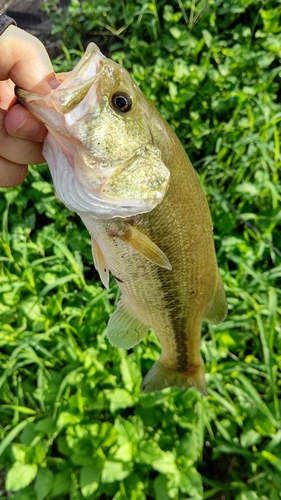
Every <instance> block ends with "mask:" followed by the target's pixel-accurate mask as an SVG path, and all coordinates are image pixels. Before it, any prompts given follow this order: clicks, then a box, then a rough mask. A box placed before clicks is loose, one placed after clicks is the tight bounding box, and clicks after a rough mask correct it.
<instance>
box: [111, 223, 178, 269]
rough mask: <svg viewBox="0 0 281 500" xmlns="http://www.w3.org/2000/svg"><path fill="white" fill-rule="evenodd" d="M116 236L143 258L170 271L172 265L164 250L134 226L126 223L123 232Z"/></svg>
mask: <svg viewBox="0 0 281 500" xmlns="http://www.w3.org/2000/svg"><path fill="white" fill-rule="evenodd" d="M118 238H120V239H121V240H122V241H124V242H125V243H127V244H128V245H130V247H132V248H133V249H134V250H135V251H136V252H138V253H140V254H141V255H142V256H143V257H144V258H145V259H147V260H149V261H150V262H153V263H154V264H156V265H157V266H160V267H164V268H165V269H169V271H171V269H172V266H171V264H170V262H169V259H168V258H167V257H166V255H165V254H164V252H162V250H161V249H160V248H159V247H158V246H157V245H156V244H155V243H153V241H151V239H150V238H148V237H147V236H146V235H145V234H143V233H142V232H141V231H139V230H138V229H137V228H136V227H134V226H132V225H131V224H126V227H125V230H124V232H122V233H120V234H118Z"/></svg>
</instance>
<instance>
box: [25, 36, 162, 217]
mask: <svg viewBox="0 0 281 500" xmlns="http://www.w3.org/2000/svg"><path fill="white" fill-rule="evenodd" d="M61 80H62V82H61V84H60V85H59V86H58V87H57V88H56V89H53V90H51V92H50V93H49V94H48V95H44V96H42V95H38V94H35V93H33V92H28V91H25V90H23V89H20V88H18V87H17V88H16V95H17V97H18V99H19V101H20V102H21V103H22V104H23V105H24V106H26V107H27V108H28V109H29V110H30V111H31V112H32V113H33V114H34V115H35V116H36V117H37V118H39V119H40V120H41V121H42V122H43V123H45V125H46V127H47V128H48V131H49V134H48V136H47V138H46V140H45V147H44V150H43V154H44V156H45V159H46V161H47V163H48V165H49V167H50V170H51V173H52V177H53V181H54V184H55V189H56V192H57V194H58V197H59V198H60V199H61V201H63V203H64V204H65V205H66V206H67V207H68V208H71V210H75V211H76V212H77V213H90V214H91V215H93V216H94V217H98V218H114V217H123V218H124V217H129V216H134V215H139V214H142V213H147V212H150V211H151V210H153V209H154V208H155V207H156V206H157V205H158V204H159V203H161V201H162V200H163V198H164V196H165V194H166V192H167V189H168V185H169V177H170V172H169V169H168V168H167V167H166V165H165V163H164V161H163V159H162V156H161V152H160V150H159V148H157V146H155V145H154V144H153V139H152V137H151V132H150V129H149V124H148V123H147V122H148V121H149V120H147V117H141V116H140V114H138V113H141V112H142V106H141V105H140V101H142V99H143V100H144V101H145V98H144V96H143V95H142V94H141V92H140V90H139V89H138V88H137V86H136V84H135V83H134V82H133V80H132V79H131V77H130V76H129V75H128V73H127V72H126V71H125V70H124V69H123V68H121V67H120V66H119V65H118V64H116V63H114V62H113V61H110V60H109V59H107V58H106V57H105V56H104V55H103V54H102V53H101V52H100V51H99V49H98V47H97V46H96V45H95V44H93V43H91V44H90V45H89V46H88V48H87V50H86V52H85V54H84V56H83V57H82V59H81V60H80V61H79V63H78V64H77V66H76V67H75V68H74V69H73V70H72V71H70V72H69V73H66V74H64V75H63V76H62V78H61ZM119 89H121V90H122V91H123V92H124V89H125V91H126V92H127V93H128V95H131V96H133V98H134V101H135V102H136V106H135V108H136V109H133V110H132V116H130V117H129V116H122V113H118V112H116V110H115V111H114V110H113V109H112V106H111V96H112V94H113V93H115V94H116V92H117V91H119ZM144 107H145V106H144ZM139 109H140V111H139ZM119 137H120V138H122V140H121V139H120V140H119ZM120 143H121V144H120ZM58 149H59V150H60V152H59V151H58ZM58 157H59V158H60V162H59V161H58ZM62 158H63V161H62ZM61 162H62V163H63V169H62V168H61V167H60V163H61ZM62 172H63V174H64V175H62ZM66 173H67V175H66ZM74 180H75V182H74ZM74 187H75V188H77V189H78V191H77V193H76V194H75V192H74ZM62 192H63V193H64V194H63V196H61V193H62ZM69 192H71V196H70V195H69V194H68V193H69ZM75 198H79V199H80V201H81V199H82V200H83V201H84V202H85V203H82V204H81V203H80V202H79V203H77V204H76V203H75Z"/></svg>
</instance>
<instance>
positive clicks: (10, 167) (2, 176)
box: [0, 158, 28, 188]
mask: <svg viewBox="0 0 281 500" xmlns="http://www.w3.org/2000/svg"><path fill="white" fill-rule="evenodd" d="M27 174H28V169H27V165H19V164H17V163H13V162H10V161H8V160H5V159H4V158H0V187H2V188H8V187H14V186H18V185H19V184H21V183H22V182H23V181H24V179H25V178H26V176H27Z"/></svg>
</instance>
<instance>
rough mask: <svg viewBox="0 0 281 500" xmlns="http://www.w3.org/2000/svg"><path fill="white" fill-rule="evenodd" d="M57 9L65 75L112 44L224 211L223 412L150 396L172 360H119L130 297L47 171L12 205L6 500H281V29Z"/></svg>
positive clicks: (148, 352) (263, 13)
mask: <svg viewBox="0 0 281 500" xmlns="http://www.w3.org/2000/svg"><path fill="white" fill-rule="evenodd" d="M47 4H48V5H49V7H50V5H51V4H52V5H53V7H54V8H55V12H56V17H55V19H54V31H57V32H60V33H61V37H62V42H63V44H64V45H63V55H62V56H61V57H60V58H58V60H57V61H56V62H55V65H56V66H55V67H56V69H59V70H61V71H65V70H67V69H69V67H70V66H71V65H72V64H73V62H74V61H76V60H77V58H78V57H79V54H81V50H82V48H83V43H84V40H85V39H87V41H89V38H90V39H92V40H94V41H98V43H102V41H105V49H106V50H107V51H112V57H113V58H114V59H115V60H117V61H119V62H122V63H123V64H124V65H125V66H126V67H127V68H128V69H129V70H130V71H131V72H132V73H133V75H134V77H135V79H136V80H137V81H138V83H140V85H141V87H142V89H143V90H144V92H145V93H146V94H147V96H148V97H150V99H151V100H152V101H153V102H154V103H155V105H156V107H157V108H158V109H159V110H160V111H161V113H162V114H163V115H164V116H165V117H166V118H167V119H168V121H169V122H170V123H171V125H172V126H173V128H174V129H175V130H176V132H177V133H178V135H179V137H180V139H181V140H182V142H183V144H184V146H185V148H186V150H187V153H188V154H189V155H190V157H191V159H192V161H193V163H194V166H195V168H196V170H197V172H198V175H199V176H200V180H201V182H202V184H203V186H204V189H205V192H206V195H207V198H208V202H209V205H210V208H211V212H212V217H213V222H214V237H215V244H216V248H217V256H218V263H219V267H220V269H221V273H222V276H223V281H224V283H225V288H226V292H227V296H228V304H229V315H228V317H227V319H226V320H225V321H224V323H222V324H221V325H218V326H216V327H213V326H210V325H207V324H204V325H203V329H202V341H201V348H202V355H203V357H204V361H205V368H206V379H207V384H208V390H209V396H208V397H207V398H204V397H202V396H201V395H199V394H198V393H197V392H196V391H195V390H189V391H178V390H173V389H167V390H165V391H163V392H160V393H157V394H155V395H144V394H140V392H139V385H140V382H141V379H142V376H143V374H145V373H146V372H147V371H148V370H149V368H150V367H151V365H152V364H153V362H154V361H155V360H156V359H158V357H159V352H160V345H159V342H158V340H157V338H156V337H155V335H154V333H153V332H150V333H149V334H148V335H147V337H146V338H145V339H144V341H143V342H142V343H141V344H140V345H138V346H137V347H135V348H134V349H133V350H131V351H129V352H125V351H120V350H118V349H116V348H114V347H112V346H110V345H109V343H108V341H107V339H106V337H105V331H106V324H107V321H108V318H109V316H110V314H111V313H112V311H113V310H114V307H115V305H116V303H117V299H118V293H119V292H118V289H117V286H116V284H115V282H114V280H113V279H112V280H111V283H110V289H109V291H107V290H104V289H103V288H102V286H101V284H100V283H99V282H98V281H97V274H96V272H95V270H94V268H93V262H92V256H91V249H90V238H89V235H88V233H87V231H86V229H85V228H84V227H83V226H82V225H81V222H80V220H79V218H78V217H77V216H75V215H74V214H71V213H70V212H69V211H68V210H67V209H66V208H65V207H63V206H62V205H61V204H60V202H59V201H58V200H57V199H56V197H55V195H54V191H53V187H52V185H51V184H50V176H49V173H48V169H47V167H46V166H40V167H38V168H37V167H31V169H30V175H29V177H28V179H27V181H25V183H24V184H23V185H22V186H20V187H18V188H14V189H10V190H0V191H1V192H0V212H1V233H0V401H1V406H0V470H1V472H3V477H4V476H5V478H6V479H5V481H6V482H5V486H1V478H0V490H1V488H2V490H1V493H0V497H1V498H3V500H4V499H8V498H11V497H12V498H14V499H16V500H33V499H34V500H35V499H36V500H44V499H47V500H48V499H51V498H62V499H71V500H76V499H82V498H89V499H90V500H92V499H93V500H94V499H101V500H107V499H114V500H128V499H130V500H145V499H148V500H150V499H156V500H169V499H179V500H183V499H184V500H186V499H192V500H201V499H202V498H204V499H208V498H209V499H216V500H232V499H234V500H277V499H279V498H280V491H281V475H280V472H281V419H280V413H281V405H280V390H281V389H280V385H281V381H280V368H281V354H280V353H281V326H280V325H281V322H280V313H281V307H280V283H281V258H280V257H281V245H280V220H281V210H280V181H279V175H280V174H279V170H280V119H281V113H280V111H281V110H280V105H279V101H278V99H277V95H278V93H280V87H279V82H278V78H277V77H278V71H279V70H278V67H279V66H278V64H279V63H278V60H277V49H276V47H278V43H279V41H278V40H279V38H278V37H279V34H278V28H276V25H275V19H278V16H280V12H279V10H278V8H277V7H276V8H275V5H272V4H271V3H269V4H268V5H267V6H266V5H265V4H262V3H261V2H258V1H257V0H254V1H253V2H252V3H250V4H249V5H248V4H247V5H246V3H245V2H243V1H242V0H239V1H238V2H232V1H231V2H230V3H229V6H228V8H227V9H226V8H225V6H224V5H223V4H221V2H219V1H218V2H193V1H191V2H182V1H181V2H178V1H175V2H169V4H166V2H160V1H159V2H155V3H151V4H145V3H143V2H141V1H139V2H137V4H132V3H131V2H125V3H122V5H119V4H116V3H115V4H113V3H111V2H109V3H108V4H106V3H105V2H101V3H99V5H94V4H93V3H92V2H83V10H81V5H80V2H76V1H74V0H73V1H72V2H71V5H70V10H69V14H68V15H62V14H61V12H60V11H58V10H57V7H56V2H55V1H53V2H47ZM48 5H45V7H48ZM207 7H208V8H207ZM246 20H247V21H246ZM195 21H196V22H195ZM105 26H107V27H108V29H109V27H110V30H109V33H108V31H105V30H104V28H105ZM113 34H114V35H115V36H114V37H113ZM96 37H99V38H98V40H97V39H96ZM275 59H276V60H275ZM1 495H2V496H1Z"/></svg>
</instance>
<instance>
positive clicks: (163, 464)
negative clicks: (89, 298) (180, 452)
mask: <svg viewBox="0 0 281 500" xmlns="http://www.w3.org/2000/svg"><path fill="white" fill-rule="evenodd" d="M152 466H153V469H155V470H157V471H158V472H161V473H162V474H173V473H175V472H177V466H176V462H175V456H174V454H173V453H172V452H171V451H165V452H164V451H163V452H162V457H161V458H158V459H156V460H153V461H152Z"/></svg>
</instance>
